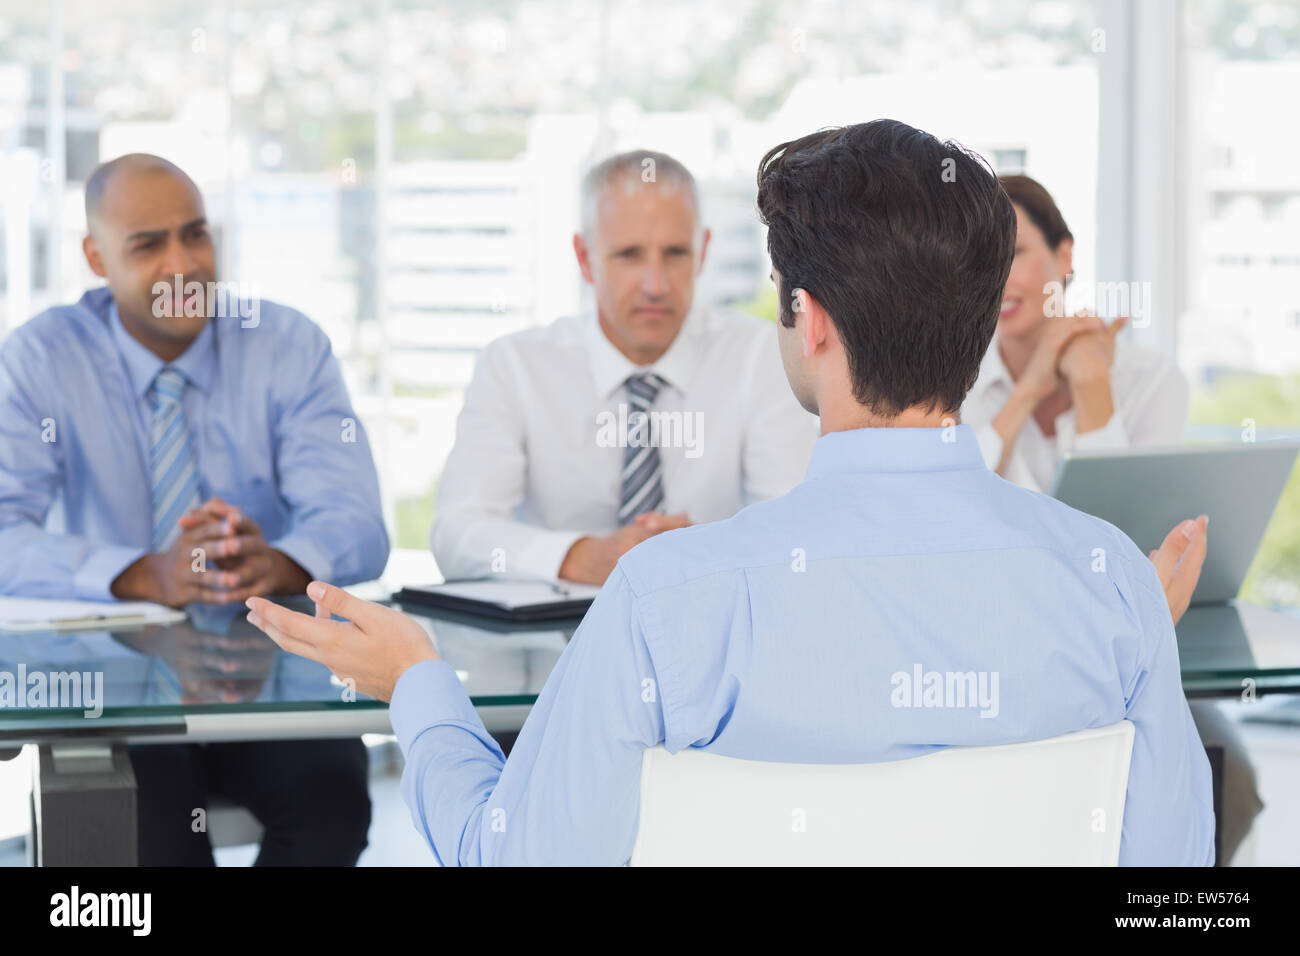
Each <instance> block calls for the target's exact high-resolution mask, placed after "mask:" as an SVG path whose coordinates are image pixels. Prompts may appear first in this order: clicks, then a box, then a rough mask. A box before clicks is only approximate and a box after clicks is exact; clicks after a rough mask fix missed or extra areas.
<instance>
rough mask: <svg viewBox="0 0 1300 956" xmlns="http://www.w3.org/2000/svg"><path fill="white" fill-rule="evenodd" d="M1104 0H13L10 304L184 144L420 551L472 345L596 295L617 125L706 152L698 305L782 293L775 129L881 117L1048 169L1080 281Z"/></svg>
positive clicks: (224, 232)
mask: <svg viewBox="0 0 1300 956" xmlns="http://www.w3.org/2000/svg"><path fill="white" fill-rule="evenodd" d="M1096 6H1097V5H1095V4H1094V3H1093V2H1091V0H998V2H992V0H988V2H970V0H963V2H957V0H898V2H878V3H844V2H807V0H734V2H729V3H726V4H700V3H697V2H693V0H661V2H658V3H654V4H648V5H647V4H624V3H617V2H612V0H519V2H504V0H445V2H442V3H439V4H433V5H430V4H427V3H423V2H416V0H387V2H384V3H380V4H352V3H344V2H341V0H305V2H285V0H265V2H263V0H224V2H222V0H214V2H196V0H184V2H179V3H157V2H149V3H145V2H140V0H134V2H126V3H116V4H113V5H112V6H105V5H103V4H98V3H93V2H90V0H49V2H48V3H46V4H45V5H43V6H42V5H40V4H30V3H28V4H23V3H20V2H18V0H0V10H3V15H2V16H0V24H2V25H0V64H3V65H0V143H2V144H3V152H2V153H0V162H3V164H4V169H5V172H6V175H5V177H4V182H5V186H4V188H3V190H0V202H3V204H4V206H3V219H4V233H3V242H4V247H5V252H4V256H3V260H2V261H3V263H4V272H3V276H2V277H0V295H2V298H0V310H2V311H0V329H2V328H12V327H13V326H15V325H17V324H18V323H20V322H22V321H25V319H26V318H28V317H30V316H31V315H32V314H34V313H35V312H37V311H39V310H40V309H42V308H44V307H46V306H48V305H50V304H52V303H56V302H65V301H70V300H74V299H75V298H76V297H77V296H78V295H79V294H80V291H81V290H82V289H83V288H85V287H86V286H88V285H91V284H93V283H94V281H95V280H94V279H93V277H92V276H91V275H90V274H89V271H88V270H87V269H86V267H85V265H84V263H83V262H82V259H81V252H80V242H79V240H80V237H81V234H82V231H83V230H84V221H83V218H82V212H81V207H82V202H81V191H82V188H83V186H84V182H85V178H86V176H87V174H88V173H89V171H90V169H91V168H93V166H94V164H95V163H96V162H98V161H100V160H102V159H107V158H111V157H113V156H116V155H119V154H121V153H124V152H128V151H135V150H143V151H149V152H155V153H159V154H162V155H164V156H166V157H168V158H170V159H172V160H174V161H175V162H177V163H178V164H180V165H181V166H182V167H184V168H185V169H187V170H188V171H189V172H190V173H191V175H193V176H194V178H195V179H196V181H198V183H199V185H200V186H201V188H202V189H203V190H204V193H205V196H206V199H207V203H208V208H209V213H210V216H211V218H212V219H213V220H214V222H215V223H216V224H217V227H218V228H217V233H218V237H219V242H220V248H221V268H222V271H223V275H224V278H227V279H229V280H232V281H238V282H244V283H248V284H250V285H251V286H252V287H253V288H255V289H257V290H258V291H260V293H261V294H262V295H264V296H267V297H269V298H273V299H276V300H278V301H280V302H283V303H285V304H288V305H292V306H295V307H297V308H299V309H301V310H302V311H304V312H306V313H307V314H308V315H310V316H311V317H312V318H313V319H315V320H316V321H317V322H318V323H320V324H321V325H322V326H323V327H324V328H325V330H326V331H327V332H328V334H329V335H330V337H331V339H332V341H333V343H334V348H335V352H336V354H337V355H338V356H339V358H340V360H341V361H342V362H343V364H344V368H345V371H346V375H347V380H348V384H349V386H350V388H351V389H352V392H353V396H354V400H355V401H356V404H357V407H358V411H359V412H360V414H361V416H362V418H363V420H364V421H365V423H366V425H367V428H368V429H369V431H370V434H371V437H372V440H373V442H374V446H375V454H376V458H377V460H378V465H379V470H380V477H381V482H382V485H383V489H384V495H385V504H386V508H387V511H388V517H389V520H390V522H391V524H392V531H393V540H394V543H395V544H396V545H397V546H398V547H401V548H409V549H417V550H424V549H426V547H427V534H428V529H429V524H430V522H431V520H432V516H433V514H432V508H433V493H434V490H435V488H436V483H437V480H438V475H439V471H440V469H441V466H442V462H443V460H444V459H445V457H446V454H447V451H448V449H449V448H450V445H451V442H452V438H453V429H454V423H455V418H456V415H457V413H458V411H459V408H460V401H461V394H462V390H463V388H464V385H465V384H466V382H467V381H468V378H469V376H470V374H471V372H472V370H473V365H474V360H475V356H476V354H477V352H478V350H479V349H480V348H481V347H482V346H483V345H484V344H485V343H486V342H488V341H489V340H491V339H492V338H494V337H496V336H498V335H502V334H505V333H507V332H510V331H513V330H515V329H519V328H523V327H525V326H528V325H533V324H538V323H545V322H549V321H551V320H552V319H554V318H556V317H558V316H560V315H563V314H565V313H570V312H573V311H574V310H577V309H581V308H583V307H584V306H586V305H587V304H588V302H589V297H588V290H587V289H586V288H584V286H583V284H582V282H581V281H580V277H579V275H578V271H577V269H576V266H575V264H574V262H573V256H572V251H571V246H570V241H569V240H570V235H571V233H572V231H573V229H574V226H575V223H576V219H577V187H578V178H579V175H580V174H581V172H582V170H583V168H584V167H585V166H586V165H587V164H589V163H590V162H592V161H593V160H595V159H597V158H599V157H600V156H601V155H603V154H606V153H608V152H610V151H613V150H617V149H625V148H634V147H648V148H655V149H661V150H664V151H667V152H670V153H673V154H675V155H677V156H678V157H679V158H681V159H682V160H683V161H684V162H686V163H687V164H688V165H689V166H690V167H691V169H692V170H693V171H694V172H695V173H696V175H697V176H698V178H699V179H700V182H701V185H702V188H703V193H704V205H705V215H706V219H707V221H708V224H709V225H710V226H711V228H712V230H713V233H714V241H713V245H712V246H711V251H710V261H709V263H708V265H707V267H706V269H705V273H704V275H703V277H702V280H701V286H700V288H699V291H698V295H699V296H700V297H701V298H702V299H704V300H707V301H710V302H718V303H731V304H734V305H736V306H737V307H740V308H746V309H751V310H754V311H757V312H759V313H768V314H770V313H772V312H773V311H774V309H775V301H774V298H773V296H772V293H771V292H770V289H769V283H768V282H767V271H768V265H767V262H766V256H765V254H764V248H763V234H762V231H761V227H760V225H759V223H758V222H757V218H756V215H755V212H754V173H755V167H756V165H757V162H758V159H759V158H760V157H761V155H762V154H763V152H764V151H765V150H766V149H767V148H769V147H770V146H772V145H774V144H776V143H778V142H781V141H782V140H785V139H789V138H791V137H794V136H798V135H802V134H803V133H806V132H808V131H810V130H812V129H814V128H816V127H818V126H822V125H827V124H841V123H849V122H858V121H862V120H866V119H872V118H876V117H882V116H890V117H896V118H899V119H903V120H905V121H907V122H910V123H913V124H915V125H918V126H921V127H923V128H926V129H928V130H930V131H931V132H934V133H936V134H939V135H941V136H944V137H952V138H955V139H957V140H959V141H961V142H963V143H965V144H966V145H968V146H970V147H972V148H974V149H976V150H978V151H980V152H981V153H982V154H983V155H985V156H986V157H987V158H988V159H989V161H990V162H991V163H992V164H993V165H994V166H995V167H996V168H998V169H999V170H1000V171H1022V170H1023V171H1026V172H1028V173H1030V174H1031V175H1033V176H1035V177H1036V178H1038V179H1040V180H1041V181H1042V182H1043V183H1044V184H1045V185H1047V187H1048V188H1049V189H1050V190H1051V191H1052V193H1053V194H1054V195H1055V196H1056V198H1057V199H1058V201H1059V203H1060V205H1061V207H1062V209H1063V211H1064V212H1065V214H1066V216H1067V218H1068V220H1069V222H1070V226H1071V229H1072V230H1073V232H1074V234H1075V236H1076V259H1075V267H1076V277H1077V278H1079V279H1081V280H1084V281H1082V282H1079V283H1076V286H1079V287H1087V286H1088V285H1089V284H1090V283H1089V282H1088V280H1090V279H1091V278H1093V273H1094V271H1095V260H1096V256H1095V245H1096V232H1097V230H1096V220H1097V214H1096V192H1097V179H1098V176H1097V170H1098V132H1097V131H1098V122H1099V112H1100V111H1101V104H1100V103H1099V92H1098V90H1099V84H1098V73H1099V70H1100V69H1101V68H1102V66H1101V64H1103V63H1104V59H1103V58H1104V56H1106V55H1107V53H1106V46H1107V45H1106V40H1105V38H1104V36H1102V35H1101V33H1100V32H1099V30H1098V24H1097V16H1098V13H1097V9H1096ZM55 51H57V56H56V55H54V52H55ZM59 144H62V146H61V147H60V145H59Z"/></svg>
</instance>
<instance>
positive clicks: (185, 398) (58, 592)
mask: <svg viewBox="0 0 1300 956" xmlns="http://www.w3.org/2000/svg"><path fill="white" fill-rule="evenodd" d="M86 221H87V226H88V231H89V234H88V235H87V236H86V238H85V240H84V242H83V249H84V252H85V255H86V261H87V262H88V263H89V264H90V267H91V269H92V270H93V271H94V272H95V274H96V275H98V276H102V277H103V278H105V279H106V280H107V287H103V288H97V289H92V290H90V291H89V292H87V293H86V294H85V295H84V296H82V298H81V300H80V301H79V302H78V303H77V304H76V305H72V306H59V307H56V308H53V309H50V310H48V311H46V312H43V313H42V314H40V315H38V316H36V317H35V318H33V319H32V320H31V321H29V322H27V323H26V324H24V325H22V326H20V327H19V328H17V329H15V330H14V331H13V332H12V333H11V334H10V335H9V337H8V340H7V341H5V343H4V345H3V347H0V593H3V594H20V595H25V596H32V597H54V598H81V599H94V600H109V599H112V598H121V599H125V600H148V601H156V602H159V603H162V604H167V605H170V606H172V607H183V606H187V605H193V604H230V603H233V602H238V601H242V600H244V599H245V598H247V597H248V596H250V595H254V594H257V595H268V594H287V593H292V592H295V591H298V590H300V589H301V588H302V587H304V586H305V585H306V583H307V582H308V581H310V580H311V579H312V578H313V577H320V576H322V575H325V576H329V577H331V578H334V579H336V580H339V581H340V582H352V581H360V580H366V579H369V578H374V577H377V576H378V575H379V574H380V573H381V572H382V571H383V568H384V564H385V562H386V560H387V557H388V536H387V533H386V531H385V530H384V524H383V517H382V513H381V511H380V504H379V484H378V478H377V476H376V474H375V468H374V463H373V461H372V460H371V457H370V447H369V444H368V443H367V441H366V437H365V432H364V430H363V429H362V428H361V425H360V424H359V423H358V422H357V421H356V416H355V413H354V412H353V410H352V407H351V403H350V401H349V399H348V394H347V389H346V388H345V386H344V383H343V378H342V375H341V373H340V370H339V366H338V362H337V361H336V360H335V359H334V357H333V355H332V353H331V351H330V344H329V340H328V339H327V338H326V336H325V335H324V333H323V332H321V330H320V329H319V328H317V327H316V326H315V325H314V324H313V323H312V322H311V321H310V320H309V319H308V318H307V317H306V316H304V315H302V314H301V313H299V312H296V311H294V310H292V309H287V308H285V307H283V306H279V305H276V304H275V303H273V302H268V301H265V300H248V299H240V300H239V301H238V302H236V301H234V300H233V299H231V298H229V297H226V298H224V299H223V298H222V297H219V296H217V295H214V292H215V291H216V286H215V281H216V266H215V255H214V250H213V243H212V237H211V234H210V232H209V228H208V223H207V219H206V215H205V212H204V206H203V197H202V196H201V195H200V193H199V190H198V188H197V187H196V186H195V185H194V183H193V181H192V180H191V179H190V178H189V177H188V176H187V175H185V173H184V172H182V171H181V170H180V169H178V168H177V167H176V166H174V165H173V164H171V163H170V162H167V161H166V160H164V159H161V158H159V157H157V156H150V155H146V154H139V153H137V154H130V155H127V156H123V157H120V158H118V159H115V160H112V161H111V162H107V163H104V164H102V165H101V166H99V167H98V168H97V169H96V170H95V171H94V173H93V174H92V175H91V177H90V179H89V181H88V182H87V184H86ZM191 283H196V284H197V285H191ZM178 291H179V295H178ZM219 302H224V306H223V308H224V310H225V311H226V312H227V314H226V315H224V316H222V315H216V314H215V312H216V309H217V305H218V303H219ZM129 750H130V754H131V760H132V765H133V768H134V770H135V775H136V779H137V784H138V801H139V802H138V805H139V835H140V844H139V847H140V852H139V861H140V863H141V864H144V865H158V864H187V865H205V864H206V865H211V863H212V850H211V847H210V845H209V843H208V838H207V834H206V832H203V831H202V830H199V831H196V830H195V829H194V828H193V826H192V823H193V811H194V809H195V808H198V807H203V806H206V805H207V803H208V792H209V790H210V789H211V790H216V791H220V792H224V793H225V794H227V795H228V796H229V797H231V798H232V799H234V800H235V801H236V802H239V803H241V804H243V805H245V806H247V807H248V808H249V809H250V810H252V811H253V813H254V814H255V815H256V816H257V817H258V818H259V819H260V820H261V822H262V823H263V825H264V826H265V828H266V835H265V838H264V840H263V843H262V853H261V856H260V857H259V862H260V863H263V864H290V863H293V864H304V863H334V864H346V865H350V864H352V863H355V862H356V859H357V856H358V855H359V854H360V852H361V850H362V849H363V848H364V846H365V843H366V831H367V829H368V827H369V822H370V800H369V793H368V780H367V775H366V763H367V759H366V752H365V748H364V747H363V746H362V744H361V741H360V740H359V739H357V740H306V741H259V742H251V743H223V744H210V745H197V744H184V745H180V744H178V745H171V744H157V745H147V746H134V747H131V748H129Z"/></svg>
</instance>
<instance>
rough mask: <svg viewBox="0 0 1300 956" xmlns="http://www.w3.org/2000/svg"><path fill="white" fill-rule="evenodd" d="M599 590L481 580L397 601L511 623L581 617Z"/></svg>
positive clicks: (414, 592)
mask: <svg viewBox="0 0 1300 956" xmlns="http://www.w3.org/2000/svg"><path fill="white" fill-rule="evenodd" d="M599 593H600V588H599V587H597V586H595V585H590V584H575V583H573V582H570V581H548V580H540V581H539V580H526V579H513V580H512V579H509V578H505V579H485V580H475V581H449V582H447V583H445V584H432V585H427V586H424V587H405V588H402V589H401V590H400V591H398V592H397V594H396V595H395V597H396V598H397V600H399V601H406V602H410V603H414V604H425V605H428V606H430V607H441V608H446V609H448V610H456V611H464V612H468V613H471V614H486V615H488V616H490V617H501V618H507V619H511V620H519V621H528V620H546V619H548V618H556V619H558V618H564V617H573V616H575V615H576V616H581V615H582V613H583V612H584V611H586V610H587V608H588V607H590V605H591V602H592V601H593V600H594V599H595V597H596V595H597V594H599Z"/></svg>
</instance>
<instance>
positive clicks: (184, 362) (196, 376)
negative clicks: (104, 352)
mask: <svg viewBox="0 0 1300 956" xmlns="http://www.w3.org/2000/svg"><path fill="white" fill-rule="evenodd" d="M214 321H215V320H213V319H208V321H207V324H206V325H204V326H203V331H202V332H200V333H199V334H198V336H197V337H196V338H195V339H194V341H193V342H191V343H190V344H189V348H187V349H186V350H185V351H184V352H182V353H181V355H180V357H179V358H177V359H176V360H175V361H174V362H164V361H163V360H162V359H160V358H159V357H158V356H156V355H154V354H153V353H152V352H150V351H149V350H148V349H147V348H145V347H144V346H143V345H141V344H140V343H139V342H137V341H136V340H135V339H133V338H132V337H131V333H130V332H128V331H127V330H126V326H124V325H123V324H122V317H121V316H120V315H119V314H118V312H117V303H116V302H113V301H111V300H110V301H109V306H108V326H109V328H110V329H111V330H112V332H113V341H114V342H115V343H116V344H117V350H118V352H119V353H120V354H121V356H122V361H123V362H125V363H126V372H127V375H128V376H129V377H130V379H131V387H132V388H133V389H134V390H135V393H136V395H137V396H139V397H141V398H144V397H146V396H147V395H148V394H149V388H150V386H152V385H153V380H154V379H155V378H156V377H157V376H158V373H159V372H160V371H161V370H162V369H163V367H164V366H168V365H170V366H171V367H172V368H174V369H176V370H177V371H178V372H180V373H181V374H182V375H184V376H185V380H186V381H187V382H189V383H190V384H191V385H193V386H195V387H196V388H198V389H200V390H202V391H205V392H206V391H207V390H208V388H209V387H210V386H211V384H212V377H213V374H214V372H215V371H216V362H217V354H216V344H215V338H216V333H215V332H214V331H213V328H212V326H213V324H214Z"/></svg>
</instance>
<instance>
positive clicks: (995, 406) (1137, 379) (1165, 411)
mask: <svg viewBox="0 0 1300 956" xmlns="http://www.w3.org/2000/svg"><path fill="white" fill-rule="evenodd" d="M1014 386H1015V382H1014V381H1013V380H1012V378H1011V373H1010V372H1008V371H1007V367H1006V365H1005V364H1004V363H1003V361H1002V354H1001V352H999V351H998V341H997V339H996V338H994V340H993V344H992V345H990V346H989V350H988V353H987V354H986V355H985V356H984V362H983V364H982V365H981V366H980V373H979V378H978V379H977V380H976V382H975V387H974V388H972V389H971V390H970V394H969V395H967V396H966V401H965V403H964V404H963V405H962V409H961V420H962V422H963V424H967V425H973V426H975V434H976V437H977V438H978V440H979V444H980V450H981V452H983V455H984V461H985V463H986V464H988V466H989V468H991V469H996V468H997V465H998V462H999V461H1001V459H1002V436H1001V435H999V434H998V432H997V430H996V429H995V428H994V427H993V419H994V418H996V417H997V416H998V413H999V412H1001V411H1002V409H1003V407H1004V406H1005V405H1006V403H1007V399H1009V398H1010V397H1011V389H1012V388H1013V387H1014ZM1110 389H1111V396H1112V399H1113V401H1114V404H1115V414H1113V415H1111V417H1110V421H1109V422H1107V423H1106V424H1105V425H1104V426H1103V427H1101V428H1098V429H1095V430H1093V431H1090V432H1084V433H1083V434H1082V435H1079V434H1076V433H1075V410H1074V408H1073V406H1072V407H1070V408H1068V409H1066V410H1065V411H1064V412H1062V413H1061V414H1060V415H1058V416H1057V417H1056V435H1055V436H1053V437H1050V438H1049V437H1048V436H1047V435H1044V434H1043V430H1042V429H1041V428H1039V427H1038V422H1037V421H1036V420H1035V419H1034V417H1033V416H1032V415H1031V416H1030V417H1029V419H1028V420H1027V421H1026V422H1025V424H1024V427H1023V428H1021V430H1020V434H1019V436H1017V438H1016V441H1015V446H1014V447H1013V448H1012V450H1011V457H1010V459H1009V460H1008V462H1007V467H1006V471H1005V474H1004V475H1003V477H1004V478H1006V479H1007V480H1008V481H1013V482H1015V483H1016V484H1017V485H1021V486H1022V487H1025V488H1031V489H1033V490H1034V491H1041V492H1043V493H1046V492H1048V491H1049V490H1050V489H1051V486H1052V479H1053V478H1054V476H1055V475H1056V468H1057V465H1058V463H1059V462H1060V459H1061V457H1062V456H1063V455H1064V454H1065V453H1066V452H1069V451H1103V450H1109V449H1117V448H1129V447H1132V446H1135V445H1171V444H1177V443H1178V442H1179V441H1181V440H1182V436H1183V427H1184V425H1185V424H1186V422H1187V379H1186V378H1185V377H1184V376H1183V373H1182V372H1181V371H1180V370H1179V368H1178V366H1177V365H1175V364H1174V363H1173V362H1171V361H1170V360H1169V359H1167V358H1165V356H1163V355H1161V354H1160V353H1159V352H1153V351H1151V350H1150V349H1144V348H1140V347H1138V346H1136V345H1125V344H1123V343H1117V344H1116V346H1115V362H1114V364H1113V365H1112V366H1111V370H1110Z"/></svg>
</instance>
